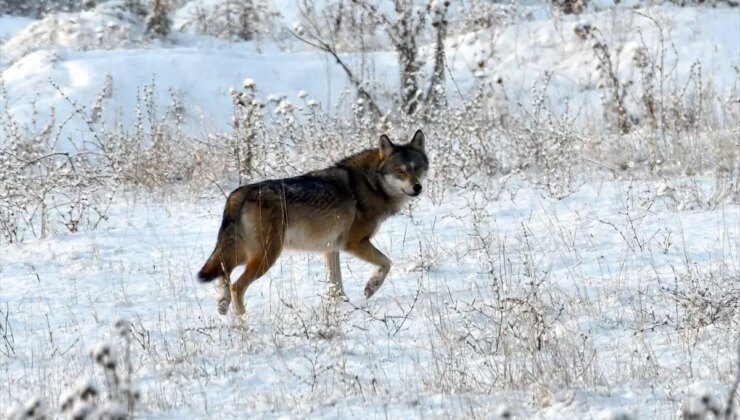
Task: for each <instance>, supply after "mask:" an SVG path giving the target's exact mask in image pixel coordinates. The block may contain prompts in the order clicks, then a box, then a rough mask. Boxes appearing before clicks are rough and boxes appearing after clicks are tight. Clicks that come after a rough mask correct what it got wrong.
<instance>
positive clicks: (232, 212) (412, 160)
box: [198, 130, 429, 315]
mask: <svg viewBox="0 0 740 420" xmlns="http://www.w3.org/2000/svg"><path fill="white" fill-rule="evenodd" d="M428 169H429V159H428V157H427V153H426V151H425V148H424V133H423V132H422V131H421V130H418V131H417V132H416V133H415V134H414V136H413V138H412V139H411V141H409V142H408V143H406V144H394V143H393V142H392V141H391V140H390V138H389V137H388V136H387V135H385V134H384V135H382V136H381V137H380V141H379V143H378V147H377V148H373V149H366V150H364V151H362V152H359V153H356V154H354V155H351V156H349V157H346V158H344V159H342V160H340V161H338V162H336V163H335V164H334V165H332V166H330V167H328V168H325V169H321V170H317V171H313V172H308V173H305V174H303V175H300V176H296V177H291V178H283V179H273V180H266V181H262V182H258V183H254V184H249V185H245V186H241V187H239V188H237V189H236V190H234V191H233V192H232V193H231V194H230V195H229V196H228V198H227V200H226V205H225V206H224V211H223V218H222V221H221V227H220V229H219V231H218V238H217V242H216V246H215V249H214V250H213V252H212V253H211V255H210V257H209V258H208V260H207V261H206V263H205V264H204V265H203V268H201V270H200V271H199V272H198V279H199V280H200V281H201V282H209V281H212V280H215V279H217V278H218V279H220V280H221V283H220V295H219V298H218V301H217V305H218V312H219V313H220V314H222V315H225V314H226V313H227V312H228V310H229V306H230V305H231V304H232V303H233V310H234V313H236V314H237V315H243V314H244V312H245V309H244V293H245V291H246V290H247V287H249V285H250V284H252V283H253V282H254V281H255V280H257V279H258V278H260V277H261V276H263V275H264V274H265V273H266V272H267V271H268V270H269V269H270V267H272V265H273V264H275V261H276V260H277V259H278V257H279V256H280V254H281V253H282V251H283V250H284V249H290V250H299V251H310V252H318V253H322V254H324V258H325V262H326V267H327V272H328V278H329V284H330V289H331V292H332V294H334V295H336V296H338V297H342V298H344V297H345V294H344V287H343V285H342V274H341V270H340V265H339V253H340V252H347V253H349V254H351V255H353V256H355V257H357V258H359V259H361V260H363V261H366V262H368V263H371V264H374V265H375V266H377V271H376V272H375V273H374V274H373V275H372V277H371V278H370V280H369V281H368V282H367V284H366V285H365V289H364V294H365V297H366V298H370V297H371V296H372V295H373V294H374V293H375V292H377V291H378V289H379V288H380V286H381V285H382V284H383V281H384V280H385V278H386V276H387V275H388V272H389V271H390V268H391V261H390V260H389V259H388V257H387V256H385V255H384V254H383V253H382V252H380V251H378V249H377V248H376V247H375V246H374V245H373V244H372V243H371V242H370V239H371V238H372V237H373V235H374V234H375V232H377V230H378V228H379V227H380V225H381V223H382V222H383V221H384V220H386V219H387V218H388V217H390V216H392V215H394V214H396V213H398V212H399V210H401V208H402V207H403V206H404V205H405V204H406V203H407V202H408V200H410V199H411V198H412V197H416V196H418V195H419V194H421V191H422V184H421V182H422V180H423V179H424V177H425V175H426V174H427V171H428ZM242 264H246V268H245V270H244V273H243V274H241V275H240V276H239V278H238V279H237V280H236V282H234V283H231V280H230V275H231V272H232V271H233V270H234V268H235V267H237V266H239V265H242Z"/></svg>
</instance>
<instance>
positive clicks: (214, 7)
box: [178, 0, 280, 41]
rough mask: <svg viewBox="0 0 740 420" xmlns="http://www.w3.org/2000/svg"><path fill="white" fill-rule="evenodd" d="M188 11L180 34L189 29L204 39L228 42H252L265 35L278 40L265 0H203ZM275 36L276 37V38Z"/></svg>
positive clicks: (270, 10)
mask: <svg viewBox="0 0 740 420" xmlns="http://www.w3.org/2000/svg"><path fill="white" fill-rule="evenodd" d="M186 7H188V9H187V11H186V12H183V13H186V14H187V15H186V16H185V22H184V23H183V24H181V25H180V27H179V28H178V29H179V30H187V29H192V30H195V31H196V32H197V33H200V34H203V35H210V36H215V37H218V38H224V39H229V40H242V41H251V40H254V39H258V38H260V37H263V36H266V35H272V36H274V37H275V38H277V39H279V38H280V36H279V35H277V34H276V32H279V30H278V27H277V25H274V23H273V20H274V19H273V18H274V16H275V13H274V12H273V11H272V9H271V7H270V5H269V3H268V2H267V1H265V0H221V1H216V2H208V3H205V2H203V1H202V0H198V1H196V2H194V3H193V4H192V5H189V6H186ZM276 35H277V36H276Z"/></svg>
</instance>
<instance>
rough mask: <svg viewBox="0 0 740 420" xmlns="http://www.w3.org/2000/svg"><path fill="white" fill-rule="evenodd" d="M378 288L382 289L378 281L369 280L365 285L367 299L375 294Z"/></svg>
mask: <svg viewBox="0 0 740 420" xmlns="http://www.w3.org/2000/svg"><path fill="white" fill-rule="evenodd" d="M378 289H380V284H378V283H375V282H373V281H369V282H368V283H367V284H366V285H365V299H370V297H371V296H372V295H374V294H375V292H377V291H378Z"/></svg>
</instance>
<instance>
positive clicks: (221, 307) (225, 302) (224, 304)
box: [218, 298, 231, 315]
mask: <svg viewBox="0 0 740 420" xmlns="http://www.w3.org/2000/svg"><path fill="white" fill-rule="evenodd" d="M230 304H231V301H230V299H226V298H221V299H219V300H218V313H219V314H221V315H226V313H227V312H229V305H230Z"/></svg>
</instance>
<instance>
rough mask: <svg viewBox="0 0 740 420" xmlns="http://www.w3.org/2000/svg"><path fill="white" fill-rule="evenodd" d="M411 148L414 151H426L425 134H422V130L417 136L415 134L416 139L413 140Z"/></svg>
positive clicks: (418, 131)
mask: <svg viewBox="0 0 740 420" xmlns="http://www.w3.org/2000/svg"><path fill="white" fill-rule="evenodd" d="M409 146H411V147H413V148H414V149H418V150H421V151H422V152H423V151H424V133H422V132H421V130H416V134H414V138H413V139H411V142H410V143H409Z"/></svg>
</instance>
